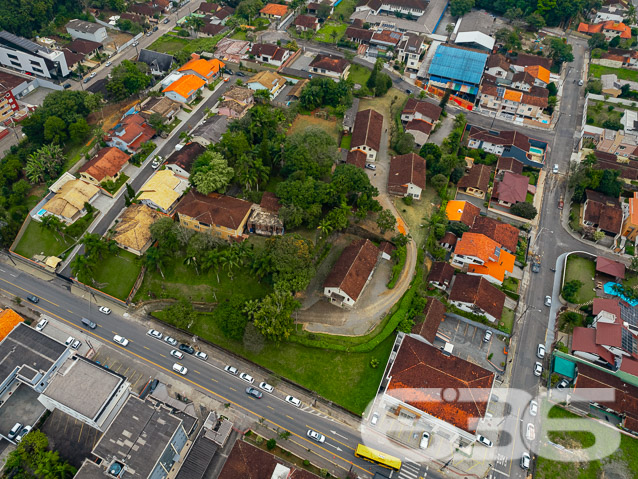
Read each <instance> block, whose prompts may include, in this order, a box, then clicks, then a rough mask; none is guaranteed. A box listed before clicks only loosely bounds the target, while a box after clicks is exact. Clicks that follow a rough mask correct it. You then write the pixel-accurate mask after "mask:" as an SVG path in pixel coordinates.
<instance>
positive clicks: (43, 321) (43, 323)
mask: <svg viewBox="0 0 638 479" xmlns="http://www.w3.org/2000/svg"><path fill="white" fill-rule="evenodd" d="M47 324H49V320H48V319H41V320H40V321H39V322H38V324H36V325H35V330H36V331H42V330H43V329H44V328H45V327H46V325H47Z"/></svg>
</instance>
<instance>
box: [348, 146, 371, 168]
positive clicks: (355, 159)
mask: <svg viewBox="0 0 638 479" xmlns="http://www.w3.org/2000/svg"><path fill="white" fill-rule="evenodd" d="M367 157H368V155H366V154H365V152H363V151H361V150H351V151H349V152H348V155H347V156H346V163H348V164H349V165H354V166H358V167H359V168H365V167H366V158H367Z"/></svg>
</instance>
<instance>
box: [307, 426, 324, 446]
mask: <svg viewBox="0 0 638 479" xmlns="http://www.w3.org/2000/svg"><path fill="white" fill-rule="evenodd" d="M306 435H307V436H308V437H309V438H310V439H312V440H313V441H316V442H318V443H320V444H321V443H324V442H326V436H324V435H323V434H319V433H318V432H317V431H313V430H312V429H308V432H307V433H306Z"/></svg>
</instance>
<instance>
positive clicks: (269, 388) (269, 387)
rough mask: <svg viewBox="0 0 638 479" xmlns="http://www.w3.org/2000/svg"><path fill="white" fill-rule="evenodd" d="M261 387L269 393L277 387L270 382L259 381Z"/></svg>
mask: <svg viewBox="0 0 638 479" xmlns="http://www.w3.org/2000/svg"><path fill="white" fill-rule="evenodd" d="M259 389H263V390H264V391H266V392H267V393H272V392H273V391H274V390H275V388H274V387H272V386H271V385H270V384H268V383H267V382H261V383H259Z"/></svg>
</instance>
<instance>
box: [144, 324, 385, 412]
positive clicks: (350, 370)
mask: <svg viewBox="0 0 638 479" xmlns="http://www.w3.org/2000/svg"><path fill="white" fill-rule="evenodd" d="M155 314H156V315H157V317H158V318H160V319H163V318H162V314H161V312H160V313H155ZM190 332H192V333H193V334H196V335H197V336H199V337H200V338H202V339H206V340H208V341H210V342H212V343H215V344H217V345H219V346H221V347H223V348H226V349H228V350H230V351H233V352H234V353H236V354H239V355H241V356H243V357H245V358H247V359H249V360H251V361H254V362H256V363H258V364H260V365H262V366H263V367H265V368H268V369H270V370H271V371H273V372H274V373H275V375H276V376H279V377H285V378H288V379H290V380H292V381H294V382H297V383H299V384H301V385H302V386H305V387H307V388H309V389H311V390H313V391H316V392H317V393H318V394H320V395H321V396H323V397H325V398H326V399H329V400H331V401H334V402H335V403H337V404H340V405H341V406H343V407H345V408H347V409H349V410H350V411H352V412H354V413H356V414H360V413H362V412H363V411H364V410H365V408H366V406H367V405H368V403H369V402H370V401H372V399H374V395H375V393H376V391H377V387H378V386H379V383H380V382H381V376H382V375H383V368H384V366H385V364H386V362H387V360H388V356H389V355H390V350H391V349H392V344H393V342H394V335H390V336H389V337H388V338H387V339H386V340H385V341H384V342H382V343H381V344H380V345H379V346H378V347H377V348H376V349H375V350H374V351H372V352H370V353H360V354H355V353H344V352H338V351H330V350H323V349H315V348H309V347H306V346H302V345H300V344H295V343H283V344H280V345H279V346H276V345H274V344H272V343H264V344H255V341H254V340H251V341H249V342H247V344H244V343H243V342H242V341H233V340H230V339H227V338H226V337H225V336H224V335H223V334H222V332H221V330H220V328H219V326H218V324H217V322H216V321H215V314H214V312H213V313H210V314H204V313H202V314H200V315H199V316H198V321H197V322H196V323H195V324H194V325H193V326H192V327H191V328H190ZM372 359H377V360H378V361H379V367H377V368H372V367H370V361H371V360H372ZM268 381H269V382H270V383H271V384H273V385H275V386H276V384H277V379H276V377H275V378H270V379H269V380H268Z"/></svg>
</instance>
